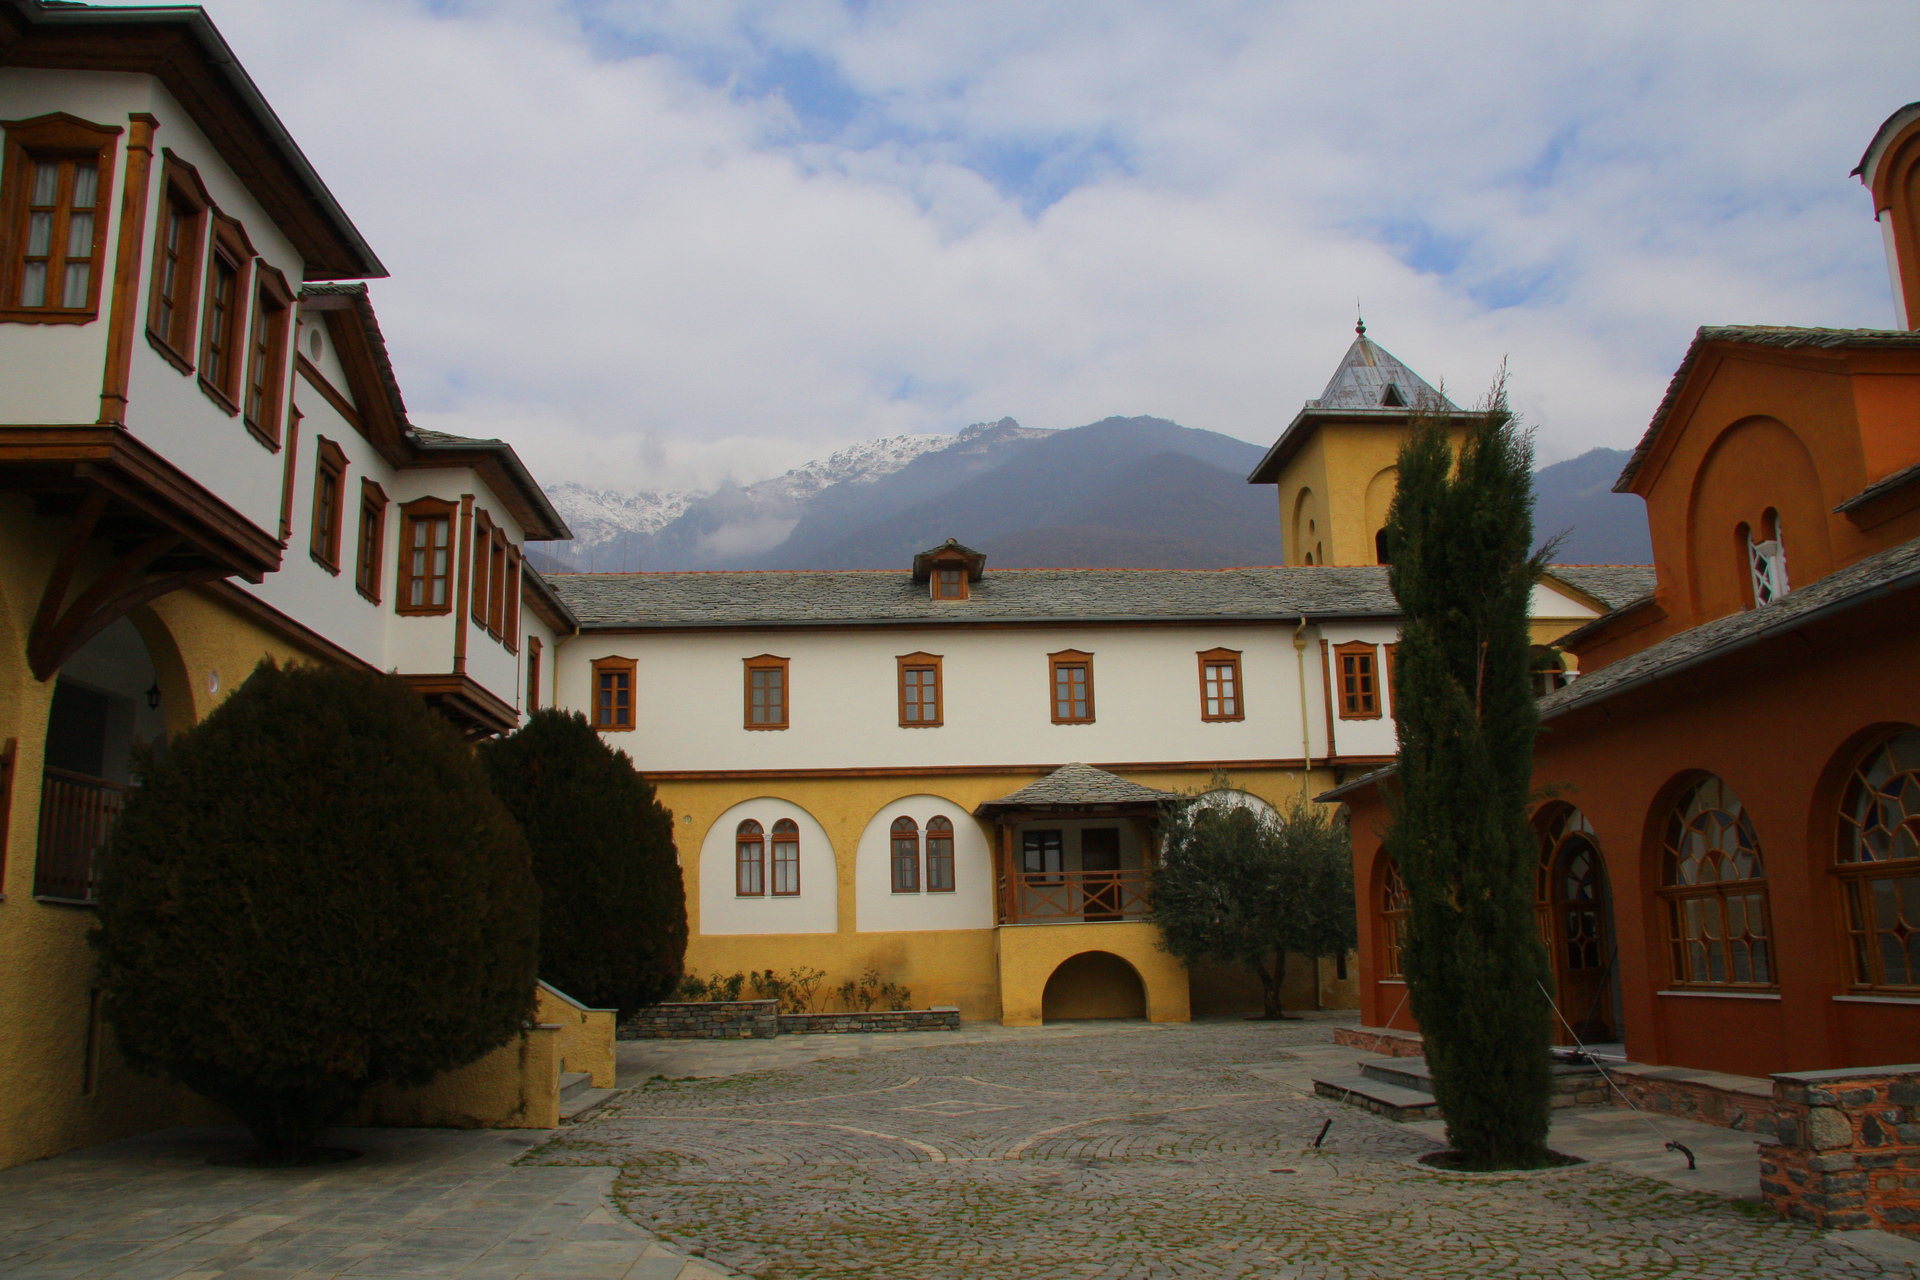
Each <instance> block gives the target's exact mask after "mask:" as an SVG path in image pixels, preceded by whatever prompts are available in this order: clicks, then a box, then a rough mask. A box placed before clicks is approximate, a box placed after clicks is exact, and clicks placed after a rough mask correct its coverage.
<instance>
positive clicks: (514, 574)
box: [500, 546, 521, 653]
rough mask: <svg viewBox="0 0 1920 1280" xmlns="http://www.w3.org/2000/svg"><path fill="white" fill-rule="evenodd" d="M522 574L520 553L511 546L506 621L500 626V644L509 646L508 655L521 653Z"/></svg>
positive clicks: (508, 560) (508, 558)
mask: <svg viewBox="0 0 1920 1280" xmlns="http://www.w3.org/2000/svg"><path fill="white" fill-rule="evenodd" d="M520 574H521V568H520V551H519V549H518V548H516V547H511V546H510V547H508V548H507V608H506V621H505V622H502V623H501V624H500V642H501V643H502V644H504V645H506V646H507V652H508V653H518V652H520V646H519V643H518V641H519V639H520Z"/></svg>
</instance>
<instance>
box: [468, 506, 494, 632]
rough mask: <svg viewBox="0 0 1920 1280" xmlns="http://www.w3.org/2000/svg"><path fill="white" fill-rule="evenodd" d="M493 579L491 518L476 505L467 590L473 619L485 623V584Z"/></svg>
mask: <svg viewBox="0 0 1920 1280" xmlns="http://www.w3.org/2000/svg"><path fill="white" fill-rule="evenodd" d="M492 581H493V520H492V519H491V518H490V517H489V516H488V515H487V513H486V512H484V511H482V510H480V509H479V508H478V507H475V508H474V509H473V583H472V585H471V587H470V588H469V589H468V591H467V603H468V605H469V607H471V608H472V610H473V620H474V621H475V622H477V623H479V624H480V626H481V627H482V628H483V629H484V628H485V627H486V625H487V584H488V583H489V582H492Z"/></svg>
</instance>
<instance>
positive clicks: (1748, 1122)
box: [1607, 1062, 1774, 1138]
mask: <svg viewBox="0 0 1920 1280" xmlns="http://www.w3.org/2000/svg"><path fill="white" fill-rule="evenodd" d="M1607 1070H1608V1072H1609V1073H1610V1074H1611V1075H1612V1077H1613V1083H1614V1086H1615V1088H1616V1089H1617V1090H1618V1091H1619V1092H1620V1093H1622V1094H1624V1095H1625V1096H1626V1101H1630V1102H1631V1103H1632V1104H1633V1105H1634V1106H1636V1107H1638V1108H1640V1109H1641V1110H1642V1111H1646V1112H1649V1113H1652V1114H1655V1115H1666V1116H1677V1117H1679V1118H1680V1119H1682V1120H1691V1121H1693V1122H1694V1123H1696V1124H1712V1125H1719V1126H1720V1127H1722V1128H1725V1129H1740V1130H1743V1131H1745V1132H1747V1133H1751V1134H1753V1135H1754V1136H1755V1137H1761V1138H1770V1137H1772V1136H1773V1127H1774V1101H1773V1093H1772V1090H1771V1089H1768V1090H1765V1091H1762V1090H1761V1089H1760V1087H1759V1086H1760V1085H1761V1084H1763V1083H1764V1082H1763V1081H1757V1080H1754V1079H1752V1078H1750V1077H1747V1076H1728V1075H1720V1074H1717V1073H1714V1072H1704V1071H1691V1070H1688V1069H1685V1068H1680V1067H1650V1066H1644V1065H1642V1064H1640V1063H1638V1062H1623V1063H1609V1064H1608V1067H1607Z"/></svg>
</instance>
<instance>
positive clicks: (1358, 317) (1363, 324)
mask: <svg viewBox="0 0 1920 1280" xmlns="http://www.w3.org/2000/svg"><path fill="white" fill-rule="evenodd" d="M1353 319H1354V324H1353V331H1354V333H1356V334H1358V335H1359V336H1360V337H1362V338H1364V337H1366V336H1367V318H1366V317H1365V316H1364V315H1362V314H1361V312H1360V299H1358V298H1355V299H1354V300H1353Z"/></svg>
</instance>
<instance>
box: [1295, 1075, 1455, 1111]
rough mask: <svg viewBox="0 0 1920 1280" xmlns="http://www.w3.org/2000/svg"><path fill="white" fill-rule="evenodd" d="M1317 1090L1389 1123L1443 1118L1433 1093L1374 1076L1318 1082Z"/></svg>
mask: <svg viewBox="0 0 1920 1280" xmlns="http://www.w3.org/2000/svg"><path fill="white" fill-rule="evenodd" d="M1313 1091H1314V1092H1315V1093H1316V1094H1318V1095H1319V1096H1320V1097H1322V1098H1332V1099H1333V1100H1334V1101H1335V1102H1344V1103H1346V1104H1347V1105H1348V1106H1353V1107H1359V1108H1361V1109H1362V1110H1364V1111H1371V1112H1373V1113H1374V1114H1375V1115H1377V1116H1385V1117H1386V1118H1387V1119H1389V1120H1434V1119H1438V1118H1439V1115H1440V1104H1439V1103H1438V1102H1435V1101H1434V1099H1433V1095H1432V1094H1431V1093H1425V1092H1422V1091H1421V1090H1419V1089H1409V1088H1407V1087H1406V1086H1405V1085H1398V1084H1388V1083H1387V1082H1386V1081H1384V1080H1376V1079H1374V1078H1372V1077H1371V1076H1339V1077H1335V1078H1333V1079H1327V1080H1318V1079H1316V1080H1315V1081H1314V1082H1313Z"/></svg>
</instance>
